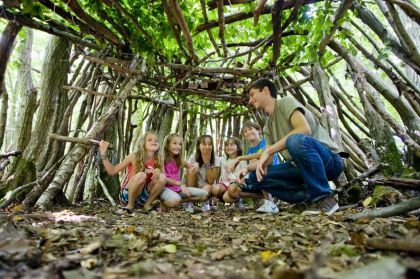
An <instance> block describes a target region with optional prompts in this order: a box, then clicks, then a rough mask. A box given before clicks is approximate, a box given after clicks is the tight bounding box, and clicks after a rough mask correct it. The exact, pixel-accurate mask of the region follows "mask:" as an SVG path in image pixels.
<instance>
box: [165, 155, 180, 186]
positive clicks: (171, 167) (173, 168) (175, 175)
mask: <svg viewBox="0 0 420 279" xmlns="http://www.w3.org/2000/svg"><path fill="white" fill-rule="evenodd" d="M165 174H166V177H167V178H170V179H173V180H175V181H181V179H180V176H179V167H178V166H177V165H176V161H175V160H171V161H169V162H167V163H166V164H165ZM166 188H168V189H171V190H172V191H174V192H179V191H181V190H182V189H181V186H178V185H171V184H166Z"/></svg>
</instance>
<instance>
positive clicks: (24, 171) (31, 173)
mask: <svg viewBox="0 0 420 279" xmlns="http://www.w3.org/2000/svg"><path fill="white" fill-rule="evenodd" d="M13 176H14V178H13V179H12V180H10V181H8V182H7V183H4V184H3V185H1V186H0V197H3V196H4V195H5V194H6V193H7V192H8V191H12V190H14V189H16V188H17V187H19V186H22V185H25V184H28V183H30V182H32V181H35V179H36V167H35V162H33V161H29V160H27V159H25V158H20V159H19V162H18V163H17V167H16V171H15V172H14V174H13ZM29 190H30V189H28V191H29ZM28 191H22V192H21V193H19V195H18V196H17V197H16V198H17V200H21V199H22V198H23V197H25V196H26V194H27V192H28Z"/></svg>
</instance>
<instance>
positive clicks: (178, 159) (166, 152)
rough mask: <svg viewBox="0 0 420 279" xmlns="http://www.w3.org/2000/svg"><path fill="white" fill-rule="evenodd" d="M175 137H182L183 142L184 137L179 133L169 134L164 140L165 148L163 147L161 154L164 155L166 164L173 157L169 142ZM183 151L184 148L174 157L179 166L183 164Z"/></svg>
mask: <svg viewBox="0 0 420 279" xmlns="http://www.w3.org/2000/svg"><path fill="white" fill-rule="evenodd" d="M174 138H180V139H181V144H182V137H181V136H180V135H178V134H177V133H172V134H169V135H167V136H166V137H165V139H164V140H163V144H162V146H163V148H162V149H161V150H162V154H161V156H162V158H163V161H164V163H165V164H166V163H167V162H168V161H169V160H170V159H171V152H170V151H169V144H170V143H171V140H172V139H174ZM182 151H183V150H182V149H181V152H180V153H179V154H178V155H175V156H173V157H174V159H175V162H176V165H177V166H178V167H180V166H181V162H182Z"/></svg>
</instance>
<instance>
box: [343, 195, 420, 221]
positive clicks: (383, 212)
mask: <svg viewBox="0 0 420 279" xmlns="http://www.w3.org/2000/svg"><path fill="white" fill-rule="evenodd" d="M418 208H420V197H417V198H412V199H409V200H406V201H403V202H400V203H398V204H394V205H391V206H388V207H383V208H377V209H373V210H366V211H362V212H360V213H357V214H354V215H349V216H346V217H345V219H346V220H357V219H360V218H377V217H391V216H395V215H401V214H404V213H407V212H410V211H413V210H416V209H418Z"/></svg>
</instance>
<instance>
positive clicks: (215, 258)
mask: <svg viewBox="0 0 420 279" xmlns="http://www.w3.org/2000/svg"><path fill="white" fill-rule="evenodd" d="M232 254H233V249H232V248H230V247H229V248H225V249H222V250H219V251H216V252H214V253H212V254H211V255H210V258H211V259H212V260H213V261H218V260H221V259H223V258H224V257H226V256H230V255H232Z"/></svg>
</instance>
